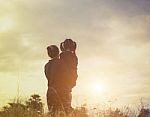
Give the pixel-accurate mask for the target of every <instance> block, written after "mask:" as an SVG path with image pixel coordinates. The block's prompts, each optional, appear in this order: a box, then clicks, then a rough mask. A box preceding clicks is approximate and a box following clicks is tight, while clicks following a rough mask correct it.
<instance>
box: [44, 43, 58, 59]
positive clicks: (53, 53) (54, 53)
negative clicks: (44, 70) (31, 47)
mask: <svg viewBox="0 0 150 117" xmlns="http://www.w3.org/2000/svg"><path fill="white" fill-rule="evenodd" d="M47 53H48V56H49V57H51V58H55V57H58V55H59V48H58V47H57V46H56V45H50V46H48V47H47Z"/></svg>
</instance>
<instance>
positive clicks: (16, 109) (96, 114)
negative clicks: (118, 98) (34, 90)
mask: <svg viewBox="0 0 150 117" xmlns="http://www.w3.org/2000/svg"><path fill="white" fill-rule="evenodd" d="M35 97H36V98H35ZM37 97H38V98H37ZM33 98H34V99H33ZM35 99H36V100H35ZM33 102H34V103H33ZM41 104H43V103H42V101H41V99H40V96H38V95H32V96H31V97H30V98H29V100H26V101H22V102H21V101H20V100H18V99H17V100H16V101H14V102H12V103H8V104H7V105H6V106H4V107H3V108H1V110H0V117H54V116H51V115H50V114H49V113H48V112H44V111H45V110H44V108H43V106H41ZM35 105H36V106H35ZM143 110H144V111H143ZM143 110H142V109H141V111H140V112H138V113H139V114H138V115H139V116H137V114H136V113H135V112H134V111H132V110H131V109H129V108H128V107H125V108H123V109H118V108H108V109H101V110H99V109H98V108H94V110H88V109H87V107H85V106H82V107H78V108H75V109H74V110H73V111H72V112H71V113H70V114H68V115H66V113H65V112H63V111H59V112H57V113H56V116H55V117H149V116H146V115H144V113H143V112H147V113H149V114H150V112H149V110H148V109H144V108H143Z"/></svg>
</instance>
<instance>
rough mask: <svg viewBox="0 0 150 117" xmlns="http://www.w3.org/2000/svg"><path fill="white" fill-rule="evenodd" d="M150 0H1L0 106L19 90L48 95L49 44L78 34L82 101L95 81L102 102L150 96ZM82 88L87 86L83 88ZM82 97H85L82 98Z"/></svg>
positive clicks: (76, 92)
mask: <svg viewBox="0 0 150 117" xmlns="http://www.w3.org/2000/svg"><path fill="white" fill-rule="evenodd" d="M149 6H150V0H0V105H3V104H6V103H7V102H8V101H10V99H13V98H14V97H16V96H17V87H18V86H19V95H20V96H22V97H27V96H29V95H30V94H33V93H38V94H40V95H41V96H42V97H43V98H45V93H46V89H47V82H46V79H45V76H44V72H43V68H44V64H45V63H46V62H47V60H48V59H49V58H48V57H47V53H46V47H47V45H50V44H57V45H58V46H59V43H60V42H62V41H63V40H64V39H65V38H72V39H74V40H75V41H76V42H77V44H78V49H77V54H78V57H79V66H78V73H79V78H78V82H77V86H76V88H74V92H73V95H74V97H76V98H77V99H76V98H75V99H74V100H75V101H74V102H77V103H78V100H79V103H81V100H84V99H86V98H85V97H86V96H87V97H88V99H86V100H88V101H91V103H92V98H93V97H94V96H89V94H88V92H89V89H88V88H89V87H90V83H91V82H99V84H100V85H102V86H103V87H104V88H103V91H102V92H101V94H100V97H98V98H99V99H98V100H97V101H98V102H99V101H100V102H101V101H102V100H105V101H106V100H107V101H108V100H110V99H112V100H113V99H117V101H118V102H121V103H126V104H128V103H130V104H138V102H139V99H140V98H141V97H143V99H144V101H147V102H148V101H150V93H149V92H150V85H149V84H150V7H149ZM81 89H82V90H81ZM81 98H82V99H81Z"/></svg>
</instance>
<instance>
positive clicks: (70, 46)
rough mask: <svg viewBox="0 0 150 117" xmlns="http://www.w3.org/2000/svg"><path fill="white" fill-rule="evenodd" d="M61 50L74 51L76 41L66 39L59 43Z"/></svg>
mask: <svg viewBox="0 0 150 117" xmlns="http://www.w3.org/2000/svg"><path fill="white" fill-rule="evenodd" d="M60 48H61V51H66V50H69V51H75V50H76V42H74V41H73V40H72V39H66V40H65V41H64V42H62V43H61V44H60Z"/></svg>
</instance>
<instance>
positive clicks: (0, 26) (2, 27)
mask: <svg viewBox="0 0 150 117" xmlns="http://www.w3.org/2000/svg"><path fill="white" fill-rule="evenodd" d="M13 26H14V20H13V18H12V17H10V16H6V17H3V18H1V19H0V32H5V31H8V30H9V29H11V28H12V27H13Z"/></svg>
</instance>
